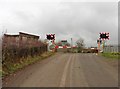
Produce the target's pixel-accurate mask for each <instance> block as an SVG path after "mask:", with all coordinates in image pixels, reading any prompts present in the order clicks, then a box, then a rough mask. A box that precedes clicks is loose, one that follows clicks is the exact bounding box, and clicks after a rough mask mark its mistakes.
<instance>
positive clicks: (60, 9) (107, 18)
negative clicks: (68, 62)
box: [0, 0, 118, 46]
mask: <svg viewBox="0 0 120 89" xmlns="http://www.w3.org/2000/svg"><path fill="white" fill-rule="evenodd" d="M87 1H88V0H82V1H80V0H0V34H2V32H3V29H4V32H5V29H7V32H8V33H18V32H19V31H24V32H28V33H33V34H37V35H39V36H40V38H41V39H45V38H46V34H49V33H55V35H56V41H58V40H62V39H66V40H68V41H69V42H70V39H71V38H73V42H75V41H76V40H77V39H79V38H81V37H82V38H83V39H84V40H85V44H86V46H97V43H96V40H97V39H98V38H99V32H110V40H108V41H107V44H117V41H118V3H117V1H116V2H115V0H110V1H111V2H108V0H104V1H106V2H95V1H94V0H92V1H90V2H87ZM99 1H101V0H99ZM112 1H114V2H112Z"/></svg>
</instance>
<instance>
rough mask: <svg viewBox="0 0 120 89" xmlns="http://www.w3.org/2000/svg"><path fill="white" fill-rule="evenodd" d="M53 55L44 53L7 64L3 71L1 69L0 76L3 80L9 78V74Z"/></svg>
mask: <svg viewBox="0 0 120 89" xmlns="http://www.w3.org/2000/svg"><path fill="white" fill-rule="evenodd" d="M53 54H55V53H54V52H45V53H43V54H41V55H40V56H34V57H27V58H23V59H22V60H21V61H20V62H19V63H8V64H7V68H6V69H5V70H4V68H3V70H2V74H1V73H0V76H1V77H3V78H4V77H6V76H9V75H10V74H12V73H14V72H16V71H18V70H20V69H23V68H24V67H26V66H28V65H30V64H33V63H36V62H37V61H40V60H43V59H45V58H48V57H50V56H52V55H53ZM3 67H4V66H3Z"/></svg>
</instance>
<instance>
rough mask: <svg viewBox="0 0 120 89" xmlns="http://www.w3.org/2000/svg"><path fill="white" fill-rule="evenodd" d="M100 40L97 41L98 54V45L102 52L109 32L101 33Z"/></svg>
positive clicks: (108, 37)
mask: <svg viewBox="0 0 120 89" xmlns="http://www.w3.org/2000/svg"><path fill="white" fill-rule="evenodd" d="M99 34H100V38H99V39H98V40H97V43H98V52H100V45H101V44H102V51H103V50H104V46H105V41H106V40H109V39H110V35H109V32H101V33H99Z"/></svg>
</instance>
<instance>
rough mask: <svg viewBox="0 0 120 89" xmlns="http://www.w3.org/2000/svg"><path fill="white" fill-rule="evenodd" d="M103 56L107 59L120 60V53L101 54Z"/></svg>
mask: <svg viewBox="0 0 120 89" xmlns="http://www.w3.org/2000/svg"><path fill="white" fill-rule="evenodd" d="M101 55H102V56H104V57H106V58H111V59H119V58H120V53H101Z"/></svg>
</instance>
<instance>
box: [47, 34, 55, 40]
mask: <svg viewBox="0 0 120 89" xmlns="http://www.w3.org/2000/svg"><path fill="white" fill-rule="evenodd" d="M47 39H48V40H53V39H55V34H48V35H47Z"/></svg>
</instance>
